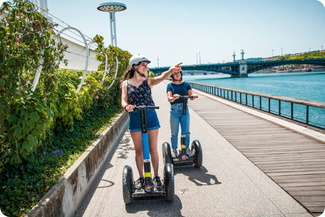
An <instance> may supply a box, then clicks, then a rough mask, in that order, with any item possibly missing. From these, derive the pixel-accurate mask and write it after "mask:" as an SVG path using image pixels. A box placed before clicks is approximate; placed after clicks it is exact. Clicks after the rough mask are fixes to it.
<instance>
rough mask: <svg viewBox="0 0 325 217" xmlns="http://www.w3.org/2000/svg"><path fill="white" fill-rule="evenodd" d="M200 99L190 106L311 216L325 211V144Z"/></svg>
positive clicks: (204, 98)
mask: <svg viewBox="0 0 325 217" xmlns="http://www.w3.org/2000/svg"><path fill="white" fill-rule="evenodd" d="M199 99H200V100H195V101H191V102H190V103H189V106H190V107H191V108H192V109H193V110H194V111H195V112H196V113H198V114H199V115H200V116H201V117H202V118H203V119H204V120H205V121H207V122H208V123H209V124H210V125H211V126H212V127H213V128H215V129H216V130H217V131H218V132H219V133H220V134H221V135H223V136H224V137H225V138H226V139H227V140H228V141H229V142H230V143H231V144H232V145H233V146H234V147H235V148H237V149H238V150H239V151H240V152H242V153H243V154H244V155H245V156H246V157H247V158H248V159H249V160H251V161H252V162H253V163H254V164H255V165H256V166H257V167H259V168H260V169H261V170H262V171H264V172H265V173H266V174H267V175H268V176H269V177H270V178H271V179H273V180H274V181H275V182H277V183H278V185H280V186H281V187H282V188H283V189H284V190H285V191H287V192H288V193H289V194H290V195H291V196H292V197H294V198H295V199H296V200H297V201H298V202H300V203H301V204H302V205H303V206H304V207H306V209H308V210H309V211H310V212H311V213H314V215H315V214H318V213H322V212H323V211H324V207H325V169H324V165H325V144H324V143H321V142H319V141H316V140H313V139H311V138H309V137H306V136H304V135H301V134H299V133H297V132H293V131H291V130H289V129H286V128H284V127H281V126H279V125H277V124H274V123H271V122H268V121H266V120H264V119H261V118H258V117H255V116H253V115H250V114H248V113H245V112H242V111H240V110H238V109H235V108H232V107H230V106H228V105H225V104H222V103H220V102H218V101H215V100H212V99H210V98H208V97H205V96H199ZM192 130H194V129H192Z"/></svg>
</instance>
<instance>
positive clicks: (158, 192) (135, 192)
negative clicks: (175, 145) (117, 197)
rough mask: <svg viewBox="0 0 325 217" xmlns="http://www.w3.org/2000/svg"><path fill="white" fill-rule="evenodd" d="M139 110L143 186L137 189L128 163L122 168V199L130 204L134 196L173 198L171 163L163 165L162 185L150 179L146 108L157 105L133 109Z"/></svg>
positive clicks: (153, 107)
mask: <svg viewBox="0 0 325 217" xmlns="http://www.w3.org/2000/svg"><path fill="white" fill-rule="evenodd" d="M136 109H138V110H140V117H141V137H142V151H143V161H144V174H145V177H144V179H145V182H144V183H145V187H144V188H142V189H137V188H136V187H135V183H134V180H133V172H132V168H131V167H130V166H129V165H126V166H124V169H123V199H124V203H125V204H131V203H132V202H133V200H134V199H135V198H139V197H163V198H165V199H166V200H167V201H173V200H174V194H175V186H174V170H173V165H172V164H170V163H166V164H165V166H164V178H163V185H162V186H161V187H157V186H154V184H153V181H152V174H151V166H150V150H149V135H148V130H147V121H146V109H159V107H158V106H137V107H135V108H134V110H136Z"/></svg>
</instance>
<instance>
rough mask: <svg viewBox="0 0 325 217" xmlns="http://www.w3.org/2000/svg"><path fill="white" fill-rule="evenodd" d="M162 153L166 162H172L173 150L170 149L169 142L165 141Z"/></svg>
mask: <svg viewBox="0 0 325 217" xmlns="http://www.w3.org/2000/svg"><path fill="white" fill-rule="evenodd" d="M162 153H163V158H164V163H165V164H167V163H172V152H171V149H170V144H169V143H168V142H164V143H163V145H162Z"/></svg>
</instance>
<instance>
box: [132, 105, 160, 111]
mask: <svg viewBox="0 0 325 217" xmlns="http://www.w3.org/2000/svg"><path fill="white" fill-rule="evenodd" d="M137 109H159V106H154V105H139V106H136V107H134V108H133V110H137Z"/></svg>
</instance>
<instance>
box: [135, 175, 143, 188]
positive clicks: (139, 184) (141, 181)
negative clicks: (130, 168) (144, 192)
mask: <svg viewBox="0 0 325 217" xmlns="http://www.w3.org/2000/svg"><path fill="white" fill-rule="evenodd" d="M135 188H136V189H142V188H144V178H143V177H140V178H139V179H138V180H137V181H135Z"/></svg>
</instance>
